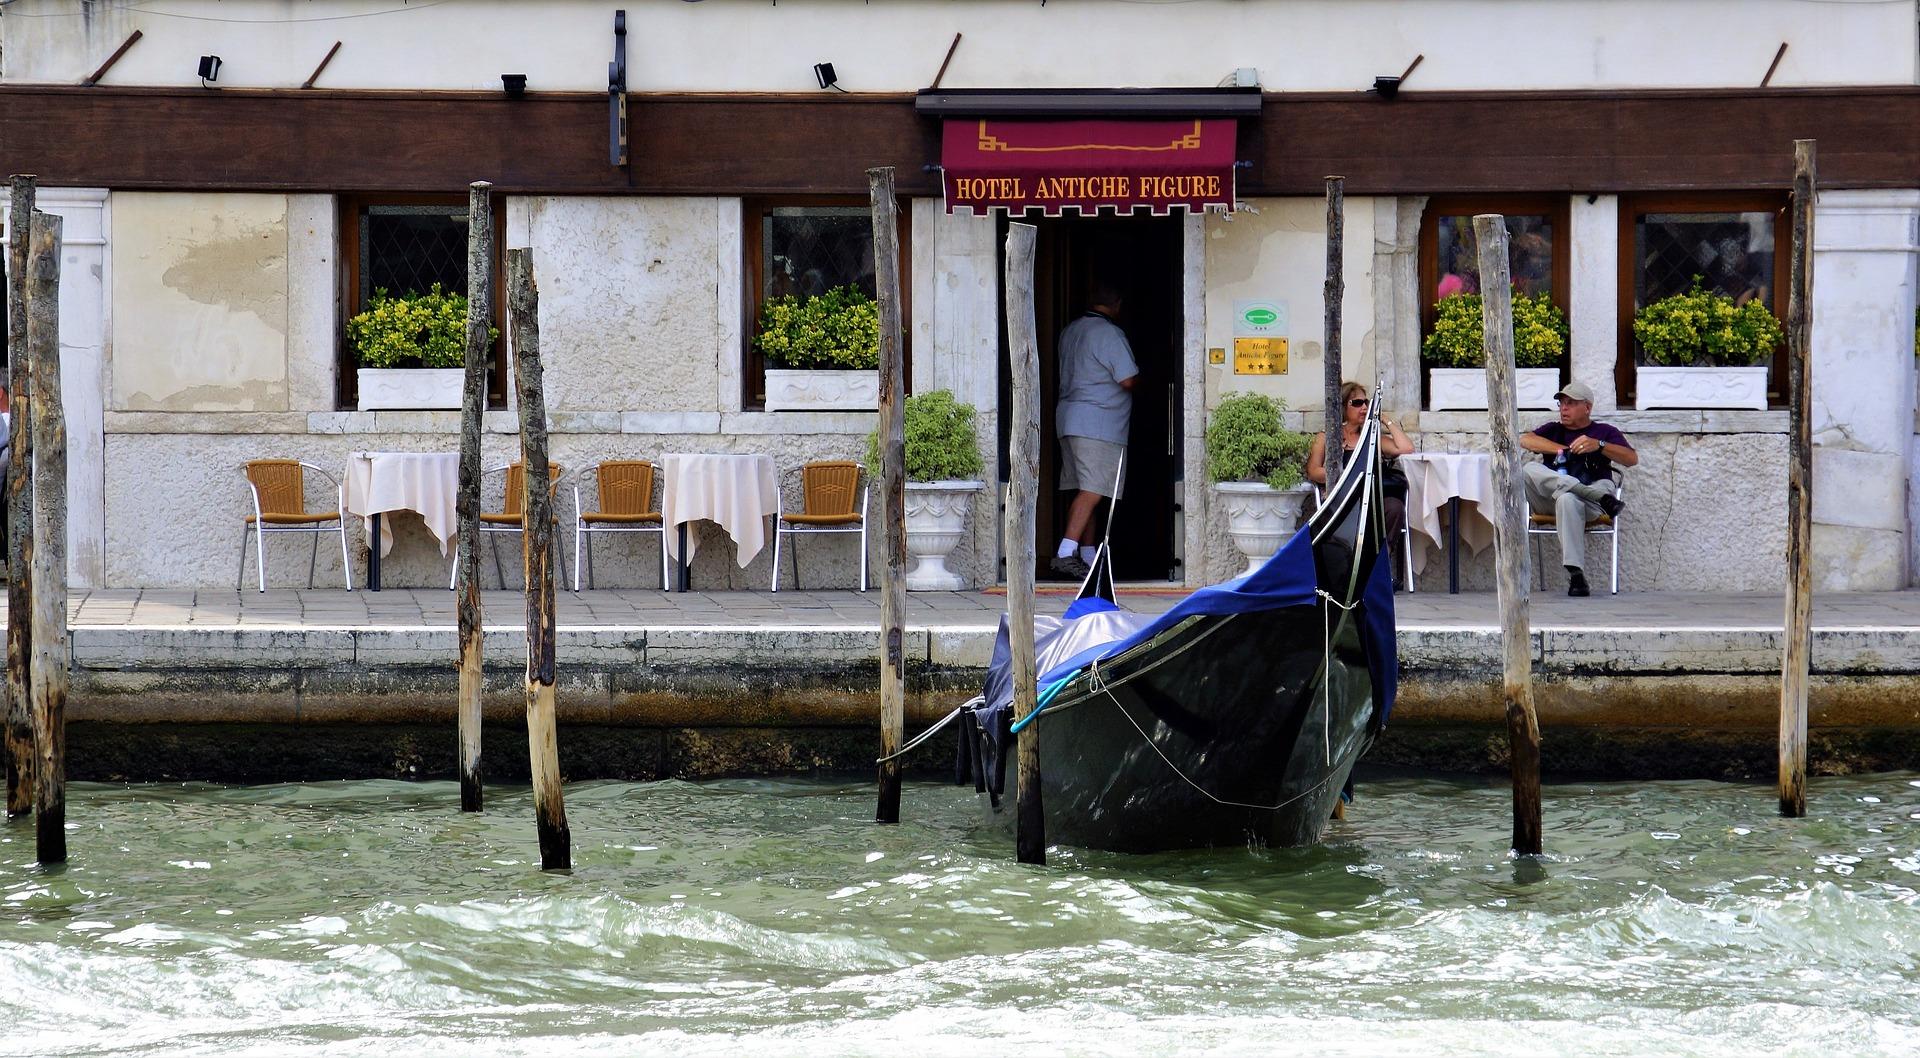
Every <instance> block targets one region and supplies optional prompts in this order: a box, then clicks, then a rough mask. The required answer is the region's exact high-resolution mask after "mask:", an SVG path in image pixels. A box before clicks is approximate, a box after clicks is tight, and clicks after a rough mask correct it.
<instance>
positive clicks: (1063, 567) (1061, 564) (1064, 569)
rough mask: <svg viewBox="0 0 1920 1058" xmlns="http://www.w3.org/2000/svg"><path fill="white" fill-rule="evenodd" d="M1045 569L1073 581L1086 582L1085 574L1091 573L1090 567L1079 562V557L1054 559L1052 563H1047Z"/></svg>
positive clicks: (1071, 556)
mask: <svg viewBox="0 0 1920 1058" xmlns="http://www.w3.org/2000/svg"><path fill="white" fill-rule="evenodd" d="M1047 568H1048V569H1050V570H1052V571H1053V572H1055V573H1057V574H1059V575H1060V576H1062V577H1069V578H1072V579H1073V580H1086V579H1087V574H1088V573H1091V572H1093V568H1092V567H1091V566H1088V565H1087V564H1086V563H1085V562H1082V561H1080V556H1079V555H1068V556H1066V557H1065V558H1056V559H1054V560H1053V561H1052V562H1049V563H1047Z"/></svg>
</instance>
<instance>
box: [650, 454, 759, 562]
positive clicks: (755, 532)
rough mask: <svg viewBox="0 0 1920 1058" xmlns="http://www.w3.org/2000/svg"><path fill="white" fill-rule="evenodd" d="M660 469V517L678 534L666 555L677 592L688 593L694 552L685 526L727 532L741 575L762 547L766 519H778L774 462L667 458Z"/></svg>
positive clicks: (731, 457) (712, 457)
mask: <svg viewBox="0 0 1920 1058" xmlns="http://www.w3.org/2000/svg"><path fill="white" fill-rule="evenodd" d="M660 469H661V473H662V475H663V476H664V478H665V485H664V486H663V491H662V495H661V499H660V513H661V517H662V518H663V519H665V521H666V524H667V525H669V526H672V527H674V528H675V530H677V532H676V533H675V534H674V535H672V536H669V537H668V548H667V550H668V552H669V553H670V554H672V555H673V558H674V568H675V570H676V571H677V573H676V576H675V578H674V583H675V584H676V585H677V586H678V588H679V590H680V591H686V590H687V570H688V566H689V565H690V561H689V560H691V559H692V558H693V552H694V549H695V547H696V546H697V545H696V544H695V542H694V541H693V540H691V539H690V538H689V534H688V533H687V524H688V523H689V522H694V521H700V520H703V519H704V520H706V521H710V522H715V523H717V524H718V525H719V526H720V527H721V528H722V529H725V530H726V531H727V535H728V536H730V537H732V538H733V543H734V547H735V548H736V549H737V552H738V556H737V560H738V561H739V563H740V566H741V568H743V569H744V568H745V567H746V565H747V563H749V562H752V561H753V557H754V556H755V555H758V554H759V553H760V549H761V548H763V547H765V546H766V544H767V519H768V518H769V517H778V516H779V514H780V482H779V478H778V477H777V475H776V473H775V471H774V466H773V457H772V456H768V455H723V454H719V453H689V452H669V453H667V454H665V455H663V456H661V457H660ZM675 536H677V537H678V539H677V541H676V540H675ZM676 544H677V546H675V545H676Z"/></svg>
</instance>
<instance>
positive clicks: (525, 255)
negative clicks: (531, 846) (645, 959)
mask: <svg viewBox="0 0 1920 1058" xmlns="http://www.w3.org/2000/svg"><path fill="white" fill-rule="evenodd" d="M507 309H508V311H509V312H510V313H512V317H513V318H512V321H511V325H512V327H513V378H514V383H515V385H516V387H517V388H518V390H519V392H520V461H521V463H522V464H523V466H524V469H525V471H526V473H525V474H524V475H522V478H523V480H524V481H525V482H526V484H525V488H526V493H525V496H524V500H523V502H522V503H521V506H520V509H521V510H522V511H524V512H525V517H526V522H525V523H524V525H523V527H522V530H521V533H520V539H521V541H522V544H521V553H522V556H523V563H524V565H523V569H524V573H525V577H526V587H527V751H528V755H529V760H530V762H531V763H532V766H533V811H534V816H535V819H536V822H537V824H538V827H539V831H540V869H541V870H547V871H554V870H561V871H563V870H566V869H567V868H569V867H571V866H573V838H572V835H570V834H569V833H568V832H567V806H566V804H565V802H564V801H563V800H562V797H561V793H560V743H559V735H558V733H557V732H556V731H555V730H554V725H555V719H554V672H553V645H554V644H553V637H554V628H553V605H554V599H553V483H552V481H551V480H550V474H549V472H548V470H547V466H548V464H547V401H546V397H545V395H544V393H543V392H542V389H541V367H540V292H539V288H538V287H537V286H535V284H534V281H533V251H532V250H530V249H519V250H508V251H507Z"/></svg>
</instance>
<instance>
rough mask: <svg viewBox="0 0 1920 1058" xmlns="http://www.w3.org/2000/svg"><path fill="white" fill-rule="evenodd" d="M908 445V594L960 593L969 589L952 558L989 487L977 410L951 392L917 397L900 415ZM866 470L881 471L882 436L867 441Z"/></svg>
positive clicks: (918, 395) (908, 399)
mask: <svg viewBox="0 0 1920 1058" xmlns="http://www.w3.org/2000/svg"><path fill="white" fill-rule="evenodd" d="M901 412H902V417H903V418H904V419H905V426H906V440H907V466H906V471H907V554H908V555H910V556H912V558H913V567H912V568H911V569H909V570H907V590H908V591H958V590H959V589H961V588H963V587H965V586H966V584H965V581H963V580H962V579H961V577H960V575H959V574H958V573H955V572H953V571H952V570H950V569H948V568H947V556H948V555H949V554H952V553H953V549H954V548H955V547H957V546H959V544H960V541H961V539H962V538H963V537H964V536H965V535H966V528H967V511H968V510H969V509H970V508H972V506H973V499H974V496H975V495H977V494H978V493H979V492H980V490H981V489H984V488H986V487H987V485H986V482H984V481H980V480H978V475H979V473H980V444H979V439H978V437H977V435H976V434H975V432H974V426H973V416H974V411H973V405H971V404H967V403H963V402H961V401H958V400H955V399H954V398H953V394H952V393H951V392H949V391H948V390H944V389H936V390H934V391H933V392H931V393H916V394H914V395H913V396H911V397H908V398H907V401H906V405H905V407H903V408H902V409H901ZM867 467H868V469H869V471H871V472H874V473H878V472H879V470H880V434H879V431H878V430H876V431H875V432H874V433H872V434H870V435H869V436H868V437H867Z"/></svg>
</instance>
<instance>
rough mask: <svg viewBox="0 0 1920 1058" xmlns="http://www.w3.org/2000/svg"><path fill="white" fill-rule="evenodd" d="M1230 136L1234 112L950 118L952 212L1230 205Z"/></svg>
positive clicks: (945, 148)
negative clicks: (1211, 116)
mask: <svg viewBox="0 0 1920 1058" xmlns="http://www.w3.org/2000/svg"><path fill="white" fill-rule="evenodd" d="M1233 139H1234V122H1233V121H1232V120H1188V121H998V120H992V121H989V120H979V119H969V120H958V119H953V120H949V121H947V122H946V125H945V128H944V130H943V131H942V139H941V153H940V161H941V166H942V168H943V169H944V171H945V176H944V178H943V180H944V184H945V189H946V197H947V211H948V212H949V213H952V212H956V211H958V210H961V209H967V210H971V211H972V212H974V213H976V214H979V213H986V212H990V211H992V210H996V209H1004V210H1007V211H1009V212H1012V213H1024V212H1026V211H1028V210H1039V211H1040V212H1042V213H1045V214H1046V215H1048V216H1059V215H1060V214H1061V213H1063V212H1065V211H1067V210H1076V211H1078V212H1081V213H1092V212H1095V211H1097V210H1100V209H1112V210H1118V211H1120V212H1123V213H1124V212H1132V211H1133V210H1134V209H1136V208H1139V207H1142V206H1144V207H1146V208H1147V209H1150V210H1152V211H1153V212H1154V213H1155V214H1160V215H1164V214H1167V213H1170V212H1172V211H1173V210H1175V209H1185V210H1201V209H1205V208H1207V207H1209V206H1216V207H1225V208H1231V207H1232V206H1233V200H1234V199H1233V171H1234V170H1233V155H1234V143H1233Z"/></svg>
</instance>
